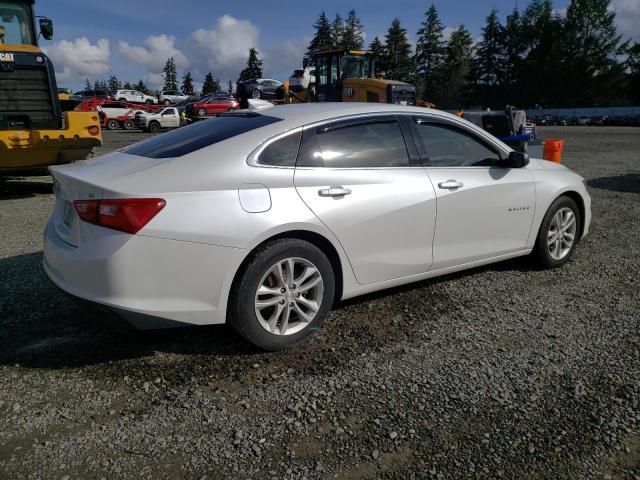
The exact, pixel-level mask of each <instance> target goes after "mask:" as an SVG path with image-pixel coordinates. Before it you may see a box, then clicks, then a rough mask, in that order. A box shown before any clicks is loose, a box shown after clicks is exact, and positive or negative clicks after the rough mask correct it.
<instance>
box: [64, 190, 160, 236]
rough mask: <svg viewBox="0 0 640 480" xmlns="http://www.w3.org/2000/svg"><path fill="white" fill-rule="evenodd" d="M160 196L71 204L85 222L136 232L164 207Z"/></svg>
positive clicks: (78, 201) (80, 201) (81, 201)
mask: <svg viewBox="0 0 640 480" xmlns="http://www.w3.org/2000/svg"><path fill="white" fill-rule="evenodd" d="M166 203H167V202H165V201H164V200H163V199H161V198H114V199H110V200H76V201H75V202H73V206H74V207H75V209H76V212H78V216H79V217H80V218H81V219H82V220H84V221H85V222H89V223H93V224H94V225H100V226H101V227H106V228H112V229H114V230H120V231H122V232H127V233H137V232H138V231H139V230H140V229H141V228H142V227H144V226H145V225H146V224H147V223H149V221H150V220H151V219H152V218H153V217H155V216H156V215H157V214H158V212H159V211H160V210H162V209H163V208H164V206H165V205H166Z"/></svg>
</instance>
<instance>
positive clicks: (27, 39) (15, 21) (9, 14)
mask: <svg viewBox="0 0 640 480" xmlns="http://www.w3.org/2000/svg"><path fill="white" fill-rule="evenodd" d="M3 44H8V45H19V44H23V45H34V44H35V42H34V39H33V33H32V24H31V14H30V11H29V6H28V4H27V3H20V2H17V3H16V2H11V3H9V2H2V1H0V45H3Z"/></svg>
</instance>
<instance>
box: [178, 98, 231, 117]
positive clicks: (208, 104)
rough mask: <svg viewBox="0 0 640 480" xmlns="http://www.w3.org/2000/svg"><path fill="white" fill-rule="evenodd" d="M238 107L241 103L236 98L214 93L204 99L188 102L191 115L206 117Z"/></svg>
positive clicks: (188, 110)
mask: <svg viewBox="0 0 640 480" xmlns="http://www.w3.org/2000/svg"><path fill="white" fill-rule="evenodd" d="M238 108H240V103H238V101H237V100H236V99H235V98H233V97H219V96H217V95H212V96H211V97H208V98H206V99H204V100H198V101H197V102H194V103H190V104H188V105H187V106H186V112H187V115H190V116H198V117H205V116H207V115H215V114H216V113H220V112H230V111H233V110H237V109H238Z"/></svg>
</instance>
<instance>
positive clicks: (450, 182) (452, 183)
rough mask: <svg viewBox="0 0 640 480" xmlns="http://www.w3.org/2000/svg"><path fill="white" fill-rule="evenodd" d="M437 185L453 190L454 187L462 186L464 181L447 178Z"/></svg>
mask: <svg viewBox="0 0 640 480" xmlns="http://www.w3.org/2000/svg"><path fill="white" fill-rule="evenodd" d="M438 187H440V188H444V189H446V190H453V189H455V188H460V187H464V183H462V182H459V181H457V180H447V181H446V182H440V183H439V184H438Z"/></svg>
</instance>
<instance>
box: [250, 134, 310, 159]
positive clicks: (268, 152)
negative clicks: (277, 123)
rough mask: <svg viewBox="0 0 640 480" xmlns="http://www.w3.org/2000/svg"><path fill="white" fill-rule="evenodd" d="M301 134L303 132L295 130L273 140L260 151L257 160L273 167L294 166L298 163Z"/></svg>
mask: <svg viewBox="0 0 640 480" xmlns="http://www.w3.org/2000/svg"><path fill="white" fill-rule="evenodd" d="M301 136H302V132H294V133H291V134H289V135H287V136H285V137H282V138H279V139H278V140H275V141H273V142H271V143H270V144H269V145H267V146H266V147H265V148H264V150H262V152H260V155H259V156H258V159H257V162H258V163H259V164H260V165H269V166H272V167H293V166H294V165H295V164H296V156H297V155H298V147H299V146H300V137H301Z"/></svg>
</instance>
